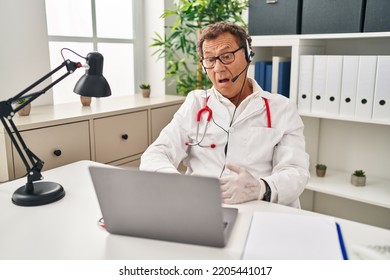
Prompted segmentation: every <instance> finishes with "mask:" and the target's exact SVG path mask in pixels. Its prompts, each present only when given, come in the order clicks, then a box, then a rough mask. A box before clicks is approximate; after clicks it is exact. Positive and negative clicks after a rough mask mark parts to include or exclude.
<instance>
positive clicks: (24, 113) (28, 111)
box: [18, 104, 31, 116]
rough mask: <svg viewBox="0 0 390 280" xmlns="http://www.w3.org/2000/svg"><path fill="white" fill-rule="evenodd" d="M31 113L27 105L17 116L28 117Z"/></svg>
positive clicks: (29, 106)
mask: <svg viewBox="0 0 390 280" xmlns="http://www.w3.org/2000/svg"><path fill="white" fill-rule="evenodd" d="M30 112H31V104H27V105H26V106H25V107H23V108H22V109H21V110H19V111H18V114H19V116H28V115H30Z"/></svg>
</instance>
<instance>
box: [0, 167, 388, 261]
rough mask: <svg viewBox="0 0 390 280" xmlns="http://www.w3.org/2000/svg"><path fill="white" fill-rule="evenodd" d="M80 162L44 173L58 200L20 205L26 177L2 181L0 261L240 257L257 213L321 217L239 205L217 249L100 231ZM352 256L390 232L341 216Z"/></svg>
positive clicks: (93, 199) (287, 209) (260, 205)
mask: <svg viewBox="0 0 390 280" xmlns="http://www.w3.org/2000/svg"><path fill="white" fill-rule="evenodd" d="M90 165H101V164H99V163H95V162H91V161H79V162H76V163H73V164H69V165H66V166H63V167H59V168H56V169H52V170H49V171H46V172H44V173H43V175H44V176H45V180H46V181H55V182H58V183H60V184H62V185H63V187H64V188H65V191H66V196H65V197H64V198H63V199H62V200H60V201H58V202H55V203H52V204H49V205H45V206H38V207H27V208H26V207H20V206H16V205H14V204H13V203H12V202H11V197H12V194H13V192H14V191H15V190H16V189H17V188H18V187H19V186H21V185H23V184H24V183H25V181H26V179H25V178H22V179H19V180H15V181H12V182H7V183H3V184H0V227H1V230H0V259H14V260H17V259H40V260H42V259H77V260H80V259H91V260H96V259H203V260H204V259H239V258H240V256H241V252H242V249H243V246H244V243H245V239H246V236H247V231H248V228H249V225H250V221H251V217H252V213H253V211H267V212H285V213H289V212H290V213H291V212H293V213H300V214H305V215H320V214H316V213H313V212H308V211H304V210H298V209H294V208H290V207H285V206H281V205H276V204H270V203H266V202H259V201H254V202H250V203H244V204H241V205H235V207H238V208H239V214H238V218H237V222H236V224H235V226H234V229H233V232H232V235H231V237H230V240H229V242H228V245H227V246H226V247H225V248H223V249H220V248H213V247H205V246H196V245H188V244H179V243H173V242H166V241H158V240H149V239H142V238H133V237H126V236H117V235H111V234H108V233H107V232H106V231H104V230H102V229H100V228H99V227H98V225H97V221H98V220H99V218H100V217H101V212H100V208H99V205H98V202H97V198H96V195H95V192H94V189H93V186H92V182H91V179H90V177H89V172H88V166H90ZM337 221H338V222H339V223H340V225H341V227H342V230H343V235H344V239H345V243H346V246H347V250H348V253H349V257H350V258H356V257H357V256H356V255H354V253H353V252H352V250H350V248H351V246H352V247H353V245H354V244H358V245H386V246H390V231H389V230H385V229H382V228H376V227H373V226H368V225H364V224H359V223H356V222H351V221H347V220H342V219H337Z"/></svg>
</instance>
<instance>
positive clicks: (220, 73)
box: [203, 33, 247, 99]
mask: <svg viewBox="0 0 390 280" xmlns="http://www.w3.org/2000/svg"><path fill="white" fill-rule="evenodd" d="M239 48H240V46H239V45H238V44H237V42H236V39H235V37H234V36H233V35H232V34H230V33H222V34H221V35H219V36H218V37H217V38H215V39H212V40H205V41H204V42H203V58H205V59H207V58H212V57H216V56H219V55H222V54H225V53H228V52H234V51H236V50H237V49H239ZM246 66H247V61H246V58H245V49H244V48H242V49H240V50H238V51H237V52H235V53H234V61H233V62H232V63H230V64H223V63H222V62H221V61H220V60H219V59H217V60H216V61H215V66H214V68H211V69H207V75H208V76H209V78H210V80H211V82H212V83H213V85H214V87H215V88H216V89H217V90H218V91H219V92H220V93H221V94H222V95H223V96H225V97H226V98H229V99H231V98H234V97H235V96H237V95H238V94H239V92H240V89H241V86H242V85H243V83H244V80H245V79H246V75H245V72H244V73H242V75H240V77H239V78H238V79H237V80H236V81H235V82H233V81H232V78H233V77H235V76H237V75H238V74H240V72H241V71H243V70H244V69H245V67H246Z"/></svg>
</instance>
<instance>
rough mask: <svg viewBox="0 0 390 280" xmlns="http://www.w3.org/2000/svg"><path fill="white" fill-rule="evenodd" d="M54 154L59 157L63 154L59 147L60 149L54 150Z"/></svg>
mask: <svg viewBox="0 0 390 280" xmlns="http://www.w3.org/2000/svg"><path fill="white" fill-rule="evenodd" d="M53 154H54V155H56V156H57V157H59V156H60V155H61V154H62V152H61V150H59V149H58V150H54V152H53Z"/></svg>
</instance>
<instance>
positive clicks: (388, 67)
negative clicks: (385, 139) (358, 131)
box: [372, 56, 390, 121]
mask: <svg viewBox="0 0 390 280" xmlns="http://www.w3.org/2000/svg"><path fill="white" fill-rule="evenodd" d="M376 69H377V70H376V80H375V92H374V106H373V111H372V119H373V120H378V121H390V56H378V63H377V68H376Z"/></svg>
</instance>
